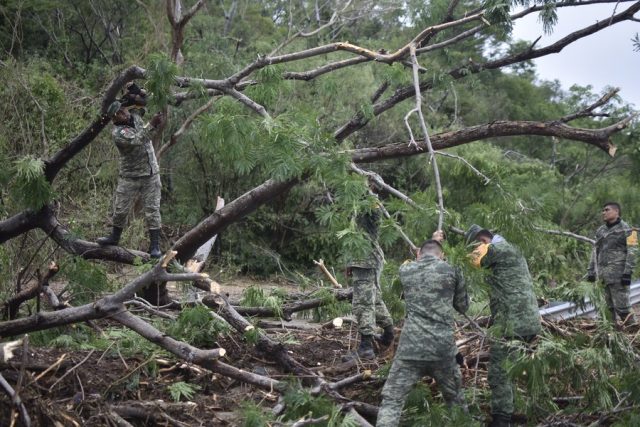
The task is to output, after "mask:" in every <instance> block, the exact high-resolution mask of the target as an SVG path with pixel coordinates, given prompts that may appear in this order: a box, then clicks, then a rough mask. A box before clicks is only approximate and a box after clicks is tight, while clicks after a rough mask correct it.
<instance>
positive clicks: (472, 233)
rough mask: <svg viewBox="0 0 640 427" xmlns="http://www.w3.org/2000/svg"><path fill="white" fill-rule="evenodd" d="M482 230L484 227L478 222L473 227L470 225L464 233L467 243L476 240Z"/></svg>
mask: <svg viewBox="0 0 640 427" xmlns="http://www.w3.org/2000/svg"><path fill="white" fill-rule="evenodd" d="M482 230H484V229H483V228H482V227H480V226H479V225H478V224H473V225H472V226H471V227H469V229H468V230H467V232H466V233H464V240H465V242H466V243H467V245H468V244H470V243H471V242H473V241H474V240H476V237H477V236H478V233H479V232H481V231H482Z"/></svg>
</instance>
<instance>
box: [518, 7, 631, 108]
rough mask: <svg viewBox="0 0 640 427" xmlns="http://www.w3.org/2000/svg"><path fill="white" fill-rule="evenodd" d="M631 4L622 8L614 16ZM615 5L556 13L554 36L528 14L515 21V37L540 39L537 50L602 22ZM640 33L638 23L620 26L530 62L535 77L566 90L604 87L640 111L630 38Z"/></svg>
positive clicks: (573, 8)
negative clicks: (613, 89)
mask: <svg viewBox="0 0 640 427" xmlns="http://www.w3.org/2000/svg"><path fill="white" fill-rule="evenodd" d="M628 4H629V3H626V4H625V3H620V4H619V5H618V9H617V12H620V11H622V10H624V9H625V8H626V7H627V6H628ZM614 7H615V3H612V4H607V5H602V4H601V5H589V6H580V7H565V8H559V9H558V24H557V25H556V26H555V27H554V30H553V34H551V35H550V36H545V35H544V33H543V31H542V24H541V23H539V22H538V15H537V14H532V15H529V16H527V17H525V18H522V19H520V20H517V21H516V25H515V26H514V30H513V36H514V38H516V39H522V40H531V41H533V40H535V39H536V38H537V37H538V36H542V39H541V40H540V41H539V42H538V44H537V45H536V47H541V46H546V45H548V44H550V43H553V42H554V41H556V40H558V39H560V38H562V37H564V36H566V35H567V34H569V33H571V32H573V31H575V30H577V29H580V28H583V27H585V26H587V25H591V24H593V23H595V22H596V21H599V20H602V19H606V18H607V17H610V16H611V15H612V13H613V10H614ZM636 33H640V23H637V22H621V23H618V24H615V25H613V26H612V27H610V28H606V29H604V30H601V31H599V32H597V33H595V34H593V35H591V36H588V37H585V38H583V39H580V40H578V41H576V42H574V43H572V44H570V45H569V46H567V47H565V48H564V49H563V50H562V51H560V52H559V53H555V54H551V55H547V56H545V57H542V58H538V59H536V60H534V63H535V64H536V69H537V72H538V77H539V78H541V79H544V80H554V79H558V80H560V82H561V83H562V87H563V88H565V89H568V88H569V87H570V86H571V85H573V84H578V85H580V86H587V85H591V86H593V90H594V92H596V93H598V94H600V93H601V92H602V91H603V90H604V88H605V87H607V86H613V87H619V88H620V96H621V97H622V98H623V99H624V100H625V101H627V102H631V103H633V104H635V107H636V108H640V52H635V51H634V50H633V44H632V42H631V39H632V38H633V37H634V35H635V34H636Z"/></svg>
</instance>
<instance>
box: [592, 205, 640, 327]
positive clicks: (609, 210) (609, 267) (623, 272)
mask: <svg viewBox="0 0 640 427" xmlns="http://www.w3.org/2000/svg"><path fill="white" fill-rule="evenodd" d="M620 211H621V209H620V205H619V204H618V203H616V202H608V203H605V205H604V206H603V207H602V219H603V221H604V225H602V226H601V227H600V228H598V230H597V231H596V242H595V246H594V250H593V252H592V254H591V261H590V262H589V269H588V272H587V276H588V280H589V281H590V282H595V281H596V278H597V279H599V280H600V282H601V283H602V284H603V285H604V287H605V288H604V291H605V298H606V301H607V306H608V307H609V310H610V311H611V315H612V319H613V321H614V322H615V321H616V315H618V317H619V318H620V320H622V321H623V322H624V323H626V324H635V323H636V318H635V316H634V314H633V311H632V309H631V303H630V301H629V288H630V286H631V274H633V268H634V267H635V265H636V255H637V252H638V235H637V232H636V231H634V230H633V229H632V228H631V227H629V225H628V224H627V223H626V222H624V221H623V220H622V218H621V217H620Z"/></svg>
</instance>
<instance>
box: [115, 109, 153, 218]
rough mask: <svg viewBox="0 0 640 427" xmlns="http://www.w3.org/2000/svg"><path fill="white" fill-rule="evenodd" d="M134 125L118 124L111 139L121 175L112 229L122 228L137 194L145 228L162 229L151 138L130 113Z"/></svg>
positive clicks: (137, 118) (140, 121) (139, 119)
mask: <svg viewBox="0 0 640 427" xmlns="http://www.w3.org/2000/svg"><path fill="white" fill-rule="evenodd" d="M131 117H132V120H133V126H129V125H117V126H114V128H113V132H112V135H113V140H114V142H115V144H116V147H117V148H118V151H119V152H120V165H119V168H120V174H119V178H118V187H117V188H116V200H115V206H114V214H113V226H114V227H118V228H124V227H125V225H126V223H127V215H128V214H129V211H130V210H131V206H132V205H133V202H134V200H135V198H136V196H137V195H138V194H141V195H142V199H143V202H144V215H145V220H146V223H147V228H149V229H151V230H154V229H159V228H160V226H161V219H160V190H161V184H160V175H158V171H159V168H158V162H157V160H156V155H155V152H154V150H153V144H152V143H151V138H150V137H149V134H148V133H147V130H146V129H145V128H144V126H143V123H142V119H141V118H140V117H139V116H138V114H135V113H132V114H131Z"/></svg>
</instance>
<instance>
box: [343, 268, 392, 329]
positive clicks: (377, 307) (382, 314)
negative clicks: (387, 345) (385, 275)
mask: <svg viewBox="0 0 640 427" xmlns="http://www.w3.org/2000/svg"><path fill="white" fill-rule="evenodd" d="M351 286H352V287H353V299H352V306H353V307H352V311H353V314H354V315H355V316H356V321H357V322H358V331H359V332H360V335H373V334H374V332H375V327H376V323H377V324H378V325H380V326H381V327H383V328H384V327H386V326H391V325H393V319H392V318H391V315H390V314H389V310H387V306H386V305H385V304H384V301H383V300H382V291H381V290H380V269H376V268H361V267H351Z"/></svg>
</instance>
